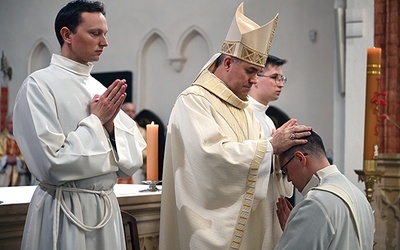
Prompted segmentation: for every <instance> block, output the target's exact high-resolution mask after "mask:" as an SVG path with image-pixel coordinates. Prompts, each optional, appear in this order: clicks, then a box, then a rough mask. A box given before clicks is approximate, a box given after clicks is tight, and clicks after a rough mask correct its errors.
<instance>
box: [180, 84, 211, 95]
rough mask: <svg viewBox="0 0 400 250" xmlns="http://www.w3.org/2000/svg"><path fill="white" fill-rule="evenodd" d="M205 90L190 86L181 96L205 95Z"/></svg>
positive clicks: (197, 86)
mask: <svg viewBox="0 0 400 250" xmlns="http://www.w3.org/2000/svg"><path fill="white" fill-rule="evenodd" d="M205 92H206V91H205V89H204V88H202V87H201V86H199V85H190V86H189V87H187V88H186V89H185V90H183V91H182V92H181V94H180V95H183V96H187V95H204V94H205Z"/></svg>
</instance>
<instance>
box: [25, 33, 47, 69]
mask: <svg viewBox="0 0 400 250" xmlns="http://www.w3.org/2000/svg"><path fill="white" fill-rule="evenodd" d="M50 60H51V52H50V49H49V48H48V46H46V44H45V42H44V41H40V40H39V41H38V42H37V43H36V45H35V46H34V47H33V49H32V53H31V56H30V57H29V65H28V74H30V73H32V72H34V71H36V70H38V69H43V68H45V67H47V66H49V64H50Z"/></svg>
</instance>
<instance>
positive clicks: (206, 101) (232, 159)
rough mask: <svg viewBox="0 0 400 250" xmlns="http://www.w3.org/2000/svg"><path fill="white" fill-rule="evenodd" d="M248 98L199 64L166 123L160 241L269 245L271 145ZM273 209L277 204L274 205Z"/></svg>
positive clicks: (192, 245) (185, 245)
mask: <svg viewBox="0 0 400 250" xmlns="http://www.w3.org/2000/svg"><path fill="white" fill-rule="evenodd" d="M247 104H248V103H247V102H244V101H242V100H240V99H239V98H238V97H237V96H235V95H234V94H233V93H232V91H230V90H229V89H228V88H227V87H226V86H225V85H224V84H223V83H222V82H221V81H220V80H219V79H218V78H217V77H216V76H215V75H214V74H212V73H210V72H209V71H208V70H205V71H203V72H202V74H201V75H200V76H199V77H198V78H197V80H196V82H195V83H194V84H193V85H192V86H191V87H189V88H188V89H186V90H185V91H184V92H182V93H181V95H180V96H179V97H178V99H177V101H176V103H175V106H174V108H173V110H172V112H171V116H170V121H169V124H168V132H167V144H166V152H165V160H164V176H163V193H162V201H161V225H160V249H271V248H272V247H273V243H272V241H271V238H272V236H271V235H269V234H267V233H266V232H267V229H268V228H269V227H271V225H270V223H271V221H270V217H269V215H268V214H269V212H270V211H267V207H268V202H269V201H267V188H268V181H269V176H270V166H271V158H272V157H271V153H272V146H271V145H270V143H269V142H267V141H266V140H264V138H263V135H262V129H261V125H260V124H259V122H258V121H257V119H256V117H255V116H254V115H253V113H252V111H251V109H250V108H248V107H247ZM273 212H275V211H273Z"/></svg>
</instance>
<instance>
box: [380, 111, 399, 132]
mask: <svg viewBox="0 0 400 250" xmlns="http://www.w3.org/2000/svg"><path fill="white" fill-rule="evenodd" d="M380 117H381V119H382V120H388V121H389V122H391V123H392V124H393V125H394V126H396V128H398V129H400V126H399V124H397V123H396V122H395V121H393V120H391V119H390V118H389V116H388V115H387V114H383V115H381V116H380Z"/></svg>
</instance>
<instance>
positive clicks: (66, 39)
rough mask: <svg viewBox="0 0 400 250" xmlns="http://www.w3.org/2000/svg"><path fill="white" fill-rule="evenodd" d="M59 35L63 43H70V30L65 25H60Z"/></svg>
mask: <svg viewBox="0 0 400 250" xmlns="http://www.w3.org/2000/svg"><path fill="white" fill-rule="evenodd" d="M60 34H61V37H62V38H63V39H64V42H65V43H68V44H69V43H71V35H72V32H71V30H70V29H68V28H67V27H62V28H61V30H60Z"/></svg>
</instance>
